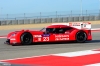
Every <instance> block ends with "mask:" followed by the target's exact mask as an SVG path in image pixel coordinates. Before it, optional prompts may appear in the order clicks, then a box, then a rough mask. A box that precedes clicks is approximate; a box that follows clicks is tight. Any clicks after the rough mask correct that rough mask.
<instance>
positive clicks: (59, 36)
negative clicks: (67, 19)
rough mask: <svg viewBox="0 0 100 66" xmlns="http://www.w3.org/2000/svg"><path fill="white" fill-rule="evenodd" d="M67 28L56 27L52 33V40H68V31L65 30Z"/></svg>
mask: <svg viewBox="0 0 100 66" xmlns="http://www.w3.org/2000/svg"><path fill="white" fill-rule="evenodd" d="M67 30H69V29H67V28H58V29H57V31H56V33H54V34H52V35H53V36H52V37H53V38H54V41H68V40H69V33H68V32H66V31H67Z"/></svg>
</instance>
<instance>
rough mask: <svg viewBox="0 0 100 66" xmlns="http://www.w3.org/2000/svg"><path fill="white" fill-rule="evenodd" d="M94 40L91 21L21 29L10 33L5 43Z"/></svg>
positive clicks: (26, 43)
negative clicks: (38, 28) (35, 28)
mask: <svg viewBox="0 0 100 66" xmlns="http://www.w3.org/2000/svg"><path fill="white" fill-rule="evenodd" d="M89 40H92V35H91V23H89V22H69V23H55V24H51V25H49V26H47V27H45V28H42V29H41V30H37V31H36V30H20V31H14V32H11V33H9V34H8V36H7V40H6V42H5V44H10V45H12V46H15V45H30V44H34V43H36V42H58V41H61V42H62V41H76V42H80V43H82V42H85V41H89Z"/></svg>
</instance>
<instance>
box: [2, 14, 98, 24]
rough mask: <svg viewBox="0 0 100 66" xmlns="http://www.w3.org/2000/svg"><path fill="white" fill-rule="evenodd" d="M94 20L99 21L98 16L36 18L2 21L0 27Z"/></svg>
mask: <svg viewBox="0 0 100 66" xmlns="http://www.w3.org/2000/svg"><path fill="white" fill-rule="evenodd" d="M96 20H100V16H80V17H60V18H38V19H23V20H3V21H0V25H20V24H36V23H53V22H76V21H96Z"/></svg>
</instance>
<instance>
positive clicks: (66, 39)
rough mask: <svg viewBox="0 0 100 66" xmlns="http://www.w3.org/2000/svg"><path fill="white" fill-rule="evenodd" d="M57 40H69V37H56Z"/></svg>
mask: <svg viewBox="0 0 100 66" xmlns="http://www.w3.org/2000/svg"><path fill="white" fill-rule="evenodd" d="M55 40H69V38H55Z"/></svg>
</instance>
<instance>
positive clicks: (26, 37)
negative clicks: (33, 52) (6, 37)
mask: <svg viewBox="0 0 100 66" xmlns="http://www.w3.org/2000/svg"><path fill="white" fill-rule="evenodd" d="M20 39H21V44H22V45H30V44H32V42H33V36H32V34H31V33H29V32H25V33H23V34H22V35H21V37H20Z"/></svg>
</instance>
